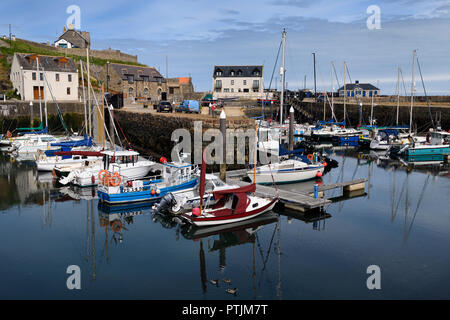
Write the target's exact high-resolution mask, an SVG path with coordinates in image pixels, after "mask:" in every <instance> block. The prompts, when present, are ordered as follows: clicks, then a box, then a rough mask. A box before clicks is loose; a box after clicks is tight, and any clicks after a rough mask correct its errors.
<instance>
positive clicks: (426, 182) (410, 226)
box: [406, 175, 430, 238]
mask: <svg viewBox="0 0 450 320" xmlns="http://www.w3.org/2000/svg"><path fill="white" fill-rule="evenodd" d="M429 178H430V175H427V179H426V180H425V183H424V184H423V188H422V193H421V194H420V197H419V200H418V201H417V207H416V211H414V215H413V218H412V220H411V224H410V225H409V229H408V232H407V233H406V238H408V237H409V234H410V233H411V229H412V226H413V224H414V220H415V219H416V214H417V212H418V211H419V207H420V204H421V203H422V199H423V195H424V194H425V189H426V188H427V186H428V181H429Z"/></svg>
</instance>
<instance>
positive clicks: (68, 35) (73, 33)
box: [57, 29, 91, 48]
mask: <svg viewBox="0 0 450 320" xmlns="http://www.w3.org/2000/svg"><path fill="white" fill-rule="evenodd" d="M61 39H64V40H66V41H68V42H70V43H71V44H72V45H73V46H75V47H78V48H86V41H87V42H88V46H89V45H90V42H91V36H90V34H89V32H86V31H78V30H73V29H69V30H67V31H66V32H64V33H63V34H62V35H61V36H60V37H59V38H58V40H61ZM58 40H57V41H58Z"/></svg>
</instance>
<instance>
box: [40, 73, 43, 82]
mask: <svg viewBox="0 0 450 320" xmlns="http://www.w3.org/2000/svg"><path fill="white" fill-rule="evenodd" d="M39 79H40V80H41V81H44V74H43V73H42V72H41V73H40V74H39Z"/></svg>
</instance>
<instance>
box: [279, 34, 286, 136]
mask: <svg viewBox="0 0 450 320" xmlns="http://www.w3.org/2000/svg"><path fill="white" fill-rule="evenodd" d="M281 43H282V57H281V70H280V75H281V97H280V127H281V126H282V125H283V109H284V88H285V83H286V82H285V80H286V79H285V68H284V67H285V54H286V29H283V32H282V33H281ZM280 129H281V128H280Z"/></svg>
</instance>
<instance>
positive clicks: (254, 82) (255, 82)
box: [253, 80, 259, 89]
mask: <svg viewBox="0 0 450 320" xmlns="http://www.w3.org/2000/svg"><path fill="white" fill-rule="evenodd" d="M253 89H259V80H253Z"/></svg>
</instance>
